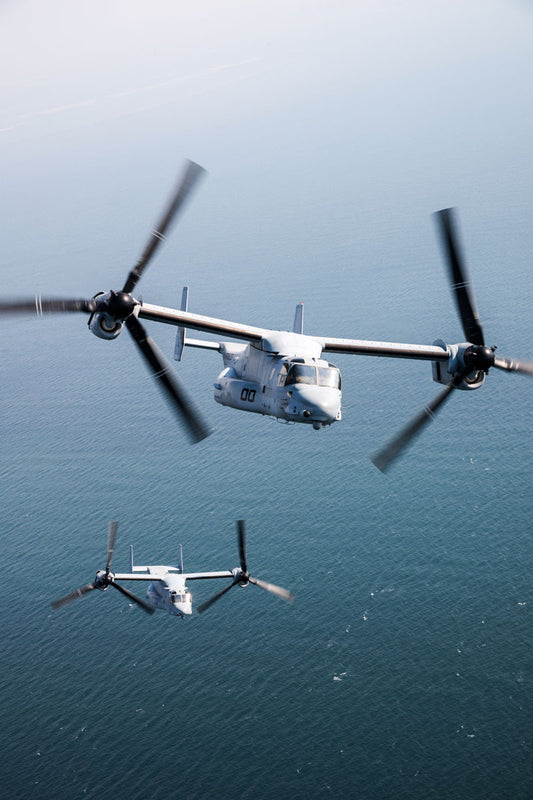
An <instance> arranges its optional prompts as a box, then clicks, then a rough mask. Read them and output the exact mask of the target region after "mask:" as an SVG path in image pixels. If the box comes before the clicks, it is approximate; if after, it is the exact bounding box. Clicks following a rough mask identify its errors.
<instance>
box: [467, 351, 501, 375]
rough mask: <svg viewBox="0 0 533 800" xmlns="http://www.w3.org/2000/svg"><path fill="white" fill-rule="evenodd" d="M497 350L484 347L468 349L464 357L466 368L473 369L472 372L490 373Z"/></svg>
mask: <svg viewBox="0 0 533 800" xmlns="http://www.w3.org/2000/svg"><path fill="white" fill-rule="evenodd" d="M495 349H496V348H494V347H485V346H482V345H471V346H470V347H467V349H466V350H465V352H464V355H463V359H464V363H465V366H466V367H469V368H471V369H472V372H474V371H477V372H488V370H489V369H490V367H492V366H493V365H494V358H495V356H494V350H495Z"/></svg>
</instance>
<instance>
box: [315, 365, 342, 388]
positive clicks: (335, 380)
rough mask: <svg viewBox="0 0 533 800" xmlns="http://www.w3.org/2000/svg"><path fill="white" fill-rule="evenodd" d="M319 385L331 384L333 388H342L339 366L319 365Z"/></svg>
mask: <svg viewBox="0 0 533 800" xmlns="http://www.w3.org/2000/svg"><path fill="white" fill-rule="evenodd" d="M318 385H319V386H330V387H331V388H332V389H340V388H341V374H340V372H339V370H338V369H337V367H319V368H318Z"/></svg>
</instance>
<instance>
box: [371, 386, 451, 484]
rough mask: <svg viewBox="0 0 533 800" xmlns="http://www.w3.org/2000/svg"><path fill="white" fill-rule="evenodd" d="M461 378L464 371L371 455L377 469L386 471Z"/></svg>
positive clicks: (433, 414)
mask: <svg viewBox="0 0 533 800" xmlns="http://www.w3.org/2000/svg"><path fill="white" fill-rule="evenodd" d="M463 378H464V373H460V375H457V376H456V377H455V378H454V380H453V382H452V383H451V384H450V385H449V386H446V388H445V389H443V391H442V392H440V393H439V394H438V395H437V396H436V397H435V399H434V400H432V401H431V403H430V404H429V405H427V406H426V407H425V408H423V409H422V411H421V412H420V413H419V414H417V416H416V417H415V418H414V419H413V420H412V421H411V422H410V423H409V424H408V425H407V426H406V427H405V428H404V429H403V430H402V431H401V432H400V433H399V434H398V435H397V436H395V438H394V439H393V440H392V441H391V442H389V444H388V445H386V446H385V447H384V448H383V449H382V450H380V451H379V452H378V453H376V454H375V455H373V456H372V458H371V461H372V462H373V463H374V464H375V465H376V467H377V468H378V469H379V470H381V471H382V472H386V470H387V469H388V468H389V467H390V465H391V464H392V462H393V461H394V460H395V459H396V458H398V456H399V455H400V454H401V453H403V451H404V450H405V449H406V447H408V445H409V444H410V443H411V442H412V441H413V439H414V438H415V436H417V435H418V434H419V433H420V431H421V430H422V429H423V428H424V427H425V426H426V425H427V424H428V422H430V421H431V420H432V419H433V417H434V416H435V414H436V413H437V411H438V410H439V408H440V407H441V406H442V404H443V403H444V401H445V400H447V399H448V397H449V396H450V394H451V392H452V391H453V390H454V389H455V388H456V386H458V385H459V383H461V381H462V380H463Z"/></svg>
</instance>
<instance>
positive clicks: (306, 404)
mask: <svg viewBox="0 0 533 800" xmlns="http://www.w3.org/2000/svg"><path fill="white" fill-rule="evenodd" d="M291 389H292V394H291V398H290V400H289V403H288V405H287V409H286V410H287V414H288V415H289V416H290V417H291V418H292V419H295V418H300V419H302V418H303V420H308V421H309V422H313V423H314V422H318V423H321V424H322V425H331V423H332V422H335V420H337V419H340V408H341V393H340V391H339V390H338V389H333V388H331V387H329V386H308V385H307V384H300V385H297V386H293V387H291Z"/></svg>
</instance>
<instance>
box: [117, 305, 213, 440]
mask: <svg viewBox="0 0 533 800" xmlns="http://www.w3.org/2000/svg"><path fill="white" fill-rule="evenodd" d="M126 327H127V329H128V330H129V332H130V333H131V336H132V338H133V340H134V342H135V344H136V345H137V347H138V348H139V351H140V352H141V354H142V356H143V358H144V359H145V361H146V363H147V364H148V366H149V368H150V370H151V371H152V373H153V375H154V377H155V378H157V381H158V384H159V386H160V387H161V389H162V390H163V392H165V394H166V396H167V398H168V399H169V400H170V402H171V403H172V405H173V406H174V408H175V409H176V411H177V412H178V415H179V416H180V418H181V419H183V421H184V422H185V425H186V428H187V431H188V433H189V435H190V437H191V439H192V440H193V441H194V442H200V441H201V440H202V439H205V437H206V436H209V434H210V430H209V428H208V427H207V426H206V425H205V424H204V422H203V420H202V418H201V417H200V415H199V414H198V412H197V411H196V409H195V408H194V406H193V404H192V403H191V401H190V400H189V399H188V397H187V396H186V394H185V392H184V391H183V389H182V388H181V386H180V385H179V384H178V380H177V378H176V377H175V375H174V374H173V372H172V370H171V367H170V365H169V364H168V363H167V362H166V360H165V358H164V356H163V354H162V353H161V352H160V351H159V349H158V348H157V347H156V345H155V344H154V342H153V341H152V340H151V339H150V337H149V336H148V335H147V333H146V331H145V329H144V327H143V326H142V325H141V323H140V322H139V320H138V319H137V317H135V316H134V315H133V314H132V315H131V316H130V317H128V319H127V320H126Z"/></svg>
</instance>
